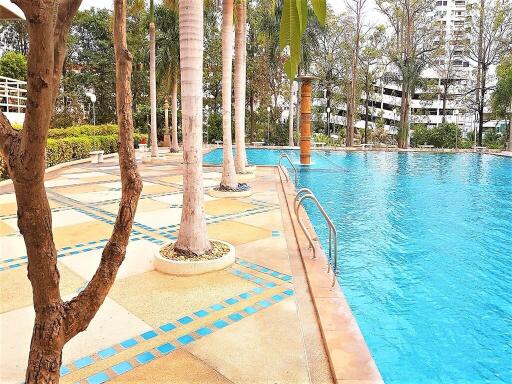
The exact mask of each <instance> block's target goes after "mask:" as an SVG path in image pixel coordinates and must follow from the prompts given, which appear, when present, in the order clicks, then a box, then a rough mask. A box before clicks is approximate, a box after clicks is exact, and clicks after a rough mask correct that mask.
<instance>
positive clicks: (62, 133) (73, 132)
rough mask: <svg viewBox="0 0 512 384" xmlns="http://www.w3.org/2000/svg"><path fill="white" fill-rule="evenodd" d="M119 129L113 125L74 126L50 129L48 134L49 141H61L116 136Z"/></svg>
mask: <svg viewBox="0 0 512 384" xmlns="http://www.w3.org/2000/svg"><path fill="white" fill-rule="evenodd" d="M118 133H119V128H118V127H117V125H115V124H105V125H76V126H73V127H69V128H52V129H50V131H49V132H48V138H49V139H63V138H65V137H80V136H90V137H95V136H109V135H117V134H118Z"/></svg>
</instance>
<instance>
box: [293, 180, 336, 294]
mask: <svg viewBox="0 0 512 384" xmlns="http://www.w3.org/2000/svg"><path fill="white" fill-rule="evenodd" d="M308 199H309V200H312V201H313V202H314V203H315V205H316V206H317V208H318V210H319V211H320V213H321V214H322V216H323V217H324V219H325V221H326V222H327V225H328V226H329V258H328V259H327V273H330V272H331V263H332V260H333V257H332V256H333V250H334V264H333V265H332V270H333V277H332V286H333V287H334V284H335V283H336V272H337V270H338V237H337V231H336V227H335V226H334V224H333V222H332V220H331V219H330V217H329V215H327V213H326V212H325V210H324V208H323V207H322V205H321V204H320V202H319V201H318V199H317V198H316V196H315V195H314V193H313V192H312V191H311V190H310V189H309V188H302V189H300V190H299V191H298V192H297V195H296V196H295V200H294V202H293V208H294V210H295V216H296V217H297V221H298V222H299V225H300V227H301V228H302V231H303V232H304V235H306V237H307V239H308V241H309V245H310V246H311V249H312V250H313V259H316V248H315V244H314V242H313V239H312V238H311V235H310V233H309V232H308V230H307V228H306V225H305V224H304V222H303V221H302V220H301V218H300V216H299V208H300V207H301V205H302V203H303V202H304V201H305V200H308ZM333 243H334V247H333ZM333 248H334V249H333Z"/></svg>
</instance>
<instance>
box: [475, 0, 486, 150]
mask: <svg viewBox="0 0 512 384" xmlns="http://www.w3.org/2000/svg"><path fill="white" fill-rule="evenodd" d="M484 12H485V0H480V12H479V17H480V19H479V22H478V24H479V27H478V58H477V71H476V97H475V99H476V106H477V113H478V117H479V121H478V145H479V146H481V145H482V139H481V131H482V128H483V124H484V122H483V113H480V105H483V101H481V100H480V98H481V94H482V89H483V87H482V77H483V76H482V71H483V65H482V64H483V54H484V52H483V33H484ZM482 109H483V107H482ZM476 139H477V138H476V137H475V140H476Z"/></svg>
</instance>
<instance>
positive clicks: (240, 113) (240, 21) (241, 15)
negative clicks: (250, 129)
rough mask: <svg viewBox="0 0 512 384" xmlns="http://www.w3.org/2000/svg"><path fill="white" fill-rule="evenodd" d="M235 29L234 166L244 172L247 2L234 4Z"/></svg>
mask: <svg viewBox="0 0 512 384" xmlns="http://www.w3.org/2000/svg"><path fill="white" fill-rule="evenodd" d="M236 17H237V18H236V31H235V137H236V156H235V168H236V172H237V173H244V172H245V166H246V164H247V154H246V151H245V92H246V82H247V45H246V41H245V38H246V32H247V31H246V22H247V4H246V1H245V0H239V1H237V4H236Z"/></svg>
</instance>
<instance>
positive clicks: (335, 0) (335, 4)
mask: <svg viewBox="0 0 512 384" xmlns="http://www.w3.org/2000/svg"><path fill="white" fill-rule="evenodd" d="M157 1H158V0H157ZM327 3H328V4H329V5H330V6H331V7H332V8H333V9H334V11H335V12H337V13H339V12H342V11H343V9H344V8H345V0H327ZM112 4H113V1H112V0H83V2H82V7H81V9H85V8H91V7H97V8H112ZM366 7H367V19H372V20H375V17H377V18H379V17H380V16H381V15H379V14H378V12H377V11H376V10H375V1H374V0H368V5H367V6H366Z"/></svg>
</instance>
